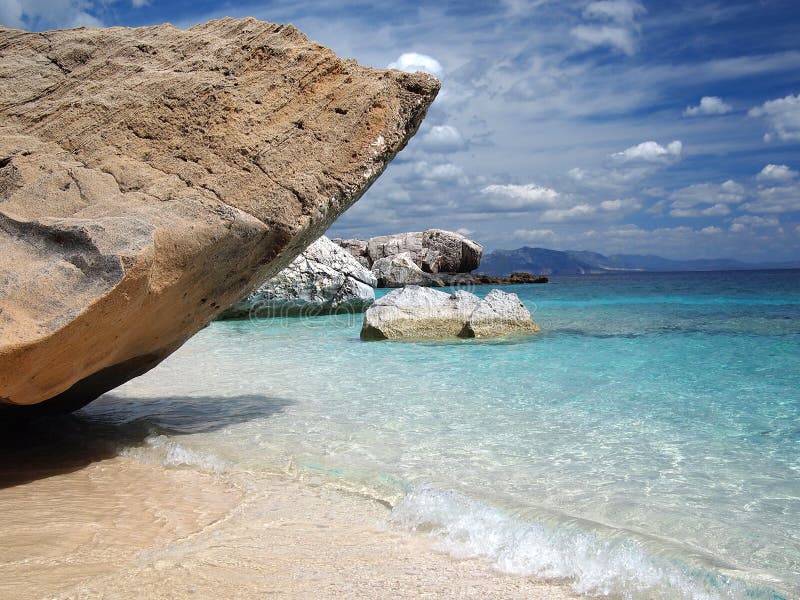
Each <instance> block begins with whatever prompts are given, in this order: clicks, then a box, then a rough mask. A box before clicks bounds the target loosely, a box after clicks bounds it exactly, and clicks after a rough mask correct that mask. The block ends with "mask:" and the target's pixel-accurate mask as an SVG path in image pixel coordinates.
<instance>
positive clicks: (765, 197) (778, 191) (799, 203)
mask: <svg viewBox="0 0 800 600" xmlns="http://www.w3.org/2000/svg"><path fill="white" fill-rule="evenodd" d="M742 208H744V209H745V210H747V211H748V212H754V213H783V212H793V211H800V183H792V184H790V185H780V186H773V187H765V188H760V189H759V190H758V191H757V192H756V199H755V200H754V201H752V202H748V203H747V204H743V205H742Z"/></svg>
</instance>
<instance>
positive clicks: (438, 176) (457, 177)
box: [412, 161, 469, 186]
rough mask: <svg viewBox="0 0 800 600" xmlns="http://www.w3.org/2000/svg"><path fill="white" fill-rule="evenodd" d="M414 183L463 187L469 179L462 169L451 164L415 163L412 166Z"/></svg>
mask: <svg viewBox="0 0 800 600" xmlns="http://www.w3.org/2000/svg"><path fill="white" fill-rule="evenodd" d="M412 172H413V175H414V181H416V182H419V183H421V184H423V185H428V186H430V185H432V184H447V185H459V186H464V185H467V184H468V183H469V178H468V177H467V175H466V173H464V169H463V168H461V167H460V166H459V165H456V164H453V163H449V162H448V163H429V162H427V161H417V162H415V163H414V164H413V166H412Z"/></svg>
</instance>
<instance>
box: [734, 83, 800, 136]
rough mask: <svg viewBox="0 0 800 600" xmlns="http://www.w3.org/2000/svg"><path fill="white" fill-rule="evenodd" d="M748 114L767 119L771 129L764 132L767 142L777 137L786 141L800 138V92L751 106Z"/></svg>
mask: <svg viewBox="0 0 800 600" xmlns="http://www.w3.org/2000/svg"><path fill="white" fill-rule="evenodd" d="M747 114H748V115H750V116H751V117H763V118H764V119H766V121H767V125H768V126H769V131H768V132H767V133H765V134H764V141H766V142H770V141H772V140H775V139H778V140H781V141H785V142H788V141H798V140H800V94H798V95H796V96H792V95H791V94H790V95H788V96H786V97H785V98H778V99H776V100H768V101H767V102H764V104H762V105H761V106H756V107H754V108H751V109H750V111H749V112H748V113H747Z"/></svg>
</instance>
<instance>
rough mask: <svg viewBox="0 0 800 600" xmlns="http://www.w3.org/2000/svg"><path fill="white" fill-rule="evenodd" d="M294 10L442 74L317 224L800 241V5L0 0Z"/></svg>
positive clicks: (144, 10)
mask: <svg viewBox="0 0 800 600" xmlns="http://www.w3.org/2000/svg"><path fill="white" fill-rule="evenodd" d="M226 15H229V16H255V17H257V18H260V19H264V20H268V21H273V22H290V23H293V24H295V25H296V26H297V27H298V28H300V29H301V30H302V31H303V32H305V33H306V34H307V35H308V36H309V37H310V38H311V39H314V40H316V41H318V42H320V43H323V44H325V45H327V46H329V47H331V48H333V49H334V50H335V51H336V52H337V53H339V54H340V55H343V56H348V57H353V58H355V59H357V60H358V61H359V62H361V63H362V64H366V65H369V66H374V67H387V66H392V67H396V68H404V69H409V70H414V69H416V68H420V69H424V70H428V71H431V72H433V73H434V74H436V75H437V76H439V77H440V79H441V80H442V83H443V87H442V92H441V94H440V96H439V98H438V99H437V100H436V102H435V103H434V106H433V107H432V109H431V111H430V112H429V117H428V119H426V122H425V123H424V125H423V128H422V129H421V131H420V132H419V134H418V135H417V136H416V138H415V139H414V140H412V142H411V143H410V144H409V146H408V147H407V148H406V150H404V151H403V152H402V153H401V154H400V155H399V156H398V157H397V159H395V162H394V163H392V165H391V166H390V167H389V169H388V170H387V172H386V173H385V174H384V175H383V176H382V177H381V178H380V179H379V180H378V182H377V183H376V184H375V185H374V186H373V188H372V189H371V190H370V191H369V192H368V193H367V194H366V195H365V196H364V197H363V198H362V199H361V200H360V201H359V203H358V204H356V205H355V206H354V207H353V208H352V209H351V210H350V211H348V212H347V213H346V214H345V215H344V216H343V217H342V218H341V219H340V220H339V221H337V223H336V224H335V225H334V226H333V228H332V229H331V231H330V232H329V234H330V235H336V236H346V237H367V236H372V235H378V234H383V233H392V232H397V231H407V230H418V229H425V228H428V227H442V228H446V229H452V230H460V231H462V232H464V233H466V234H468V235H469V236H470V237H473V238H474V239H476V240H478V241H480V242H482V243H484V244H485V245H486V246H487V247H488V248H490V249H494V248H515V247H519V246H522V245H529V246H544V247H549V248H557V249H586V250H594V251H599V252H604V253H617V252H626V253H654V254H661V255H664V256H668V257H675V258H690V257H698V256H703V257H733V258H739V259H743V260H753V261H758V260H797V259H800V33H798V32H800V4H798V2H797V0H786V1H784V0H775V1H772V0H762V1H757V0H750V1H743V2H740V1H736V0H728V1H726V2H719V3H715V2H702V1H697V0H693V1H685V2H684V1H661V2H649V1H647V0H641V1H640V0H599V1H588V0H581V1H574V2H572V1H567V0H505V1H503V2H495V3H492V2H441V1H440V2H429V3H427V2H407V1H402V0H401V1H393V2H365V1H343V2H338V3H337V2H311V1H304V0H298V1H293V2H289V1H279V2H205V1H202V0H194V1H190V0H179V1H177V2H163V1H159V0H119V1H114V0H32V1H26V0H0V23H3V24H5V25H7V26H12V27H21V28H24V29H48V28H54V27H69V26H75V25H80V24H87V25H127V26H138V25H150V24H156V23H161V22H165V21H168V22H171V23H174V24H175V25H178V26H181V27H189V26H191V25H192V24H195V23H198V22H203V21H205V20H207V19H210V18H216V17H222V16H226Z"/></svg>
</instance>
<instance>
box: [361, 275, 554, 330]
mask: <svg viewBox="0 0 800 600" xmlns="http://www.w3.org/2000/svg"><path fill="white" fill-rule="evenodd" d="M537 331H539V327H538V325H536V323H534V322H533V320H532V319H531V313H530V312H529V311H528V309H527V308H525V306H524V305H523V304H522V302H520V300H519V297H518V296H517V295H516V294H508V293H506V292H502V291H500V290H492V291H491V292H489V294H488V295H487V296H486V299H484V300H481V299H480V298H479V297H478V296H476V295H474V294H471V293H469V292H466V291H464V290H459V291H457V292H455V293H453V294H447V293H445V292H440V291H439V290H434V289H430V288H425V287H419V286H413V285H412V286H407V287H405V288H402V289H399V290H395V291H393V292H390V293H389V294H387V295H386V296H384V297H383V298H380V299H378V300H377V301H376V302H375V304H373V305H372V306H371V307H370V308H369V309H368V310H367V312H366V314H365V315H364V324H363V325H362V327H361V339H363V340H386V339H389V340H402V339H410V340H422V339H447V338H455V337H461V338H471V337H496V336H504V335H511V334H526V333H534V332H537Z"/></svg>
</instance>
